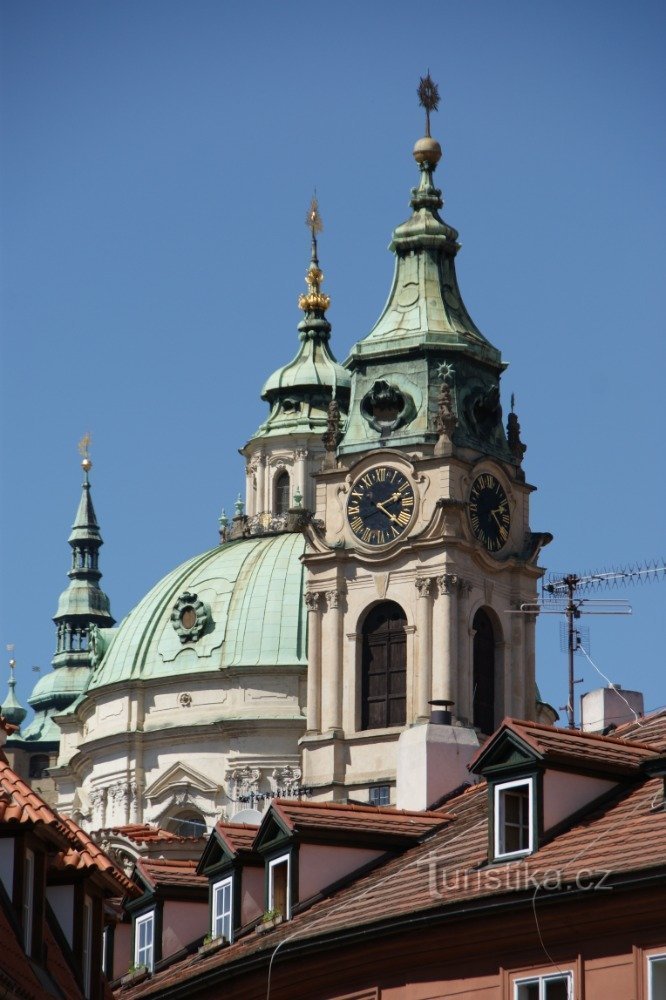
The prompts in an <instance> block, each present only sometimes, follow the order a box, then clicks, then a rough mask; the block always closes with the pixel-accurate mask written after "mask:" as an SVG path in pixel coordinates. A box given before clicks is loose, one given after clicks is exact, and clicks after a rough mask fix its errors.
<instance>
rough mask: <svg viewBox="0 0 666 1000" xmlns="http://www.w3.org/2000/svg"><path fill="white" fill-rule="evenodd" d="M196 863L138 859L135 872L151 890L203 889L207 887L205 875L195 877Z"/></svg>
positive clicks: (188, 860) (190, 861)
mask: <svg viewBox="0 0 666 1000" xmlns="http://www.w3.org/2000/svg"><path fill="white" fill-rule="evenodd" d="M197 863H198V862H196V861H192V860H190V859H187V860H176V859H169V860H168V861H165V860H162V859H161V858H160V859H157V858H139V860H138V861H137V863H136V871H137V872H138V873H139V874H140V875H141V877H142V878H143V880H144V881H145V882H146V884H147V885H149V886H150V887H151V888H152V889H156V888H157V887H158V886H191V887H194V888H204V887H206V886H207V885H208V879H207V878H206V876H205V875H197V874H196V870H197Z"/></svg>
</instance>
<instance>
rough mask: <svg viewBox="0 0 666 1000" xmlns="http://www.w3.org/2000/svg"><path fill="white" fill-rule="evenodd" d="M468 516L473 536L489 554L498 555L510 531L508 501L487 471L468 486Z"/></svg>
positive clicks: (500, 487)
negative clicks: (469, 489) (496, 553)
mask: <svg viewBox="0 0 666 1000" xmlns="http://www.w3.org/2000/svg"><path fill="white" fill-rule="evenodd" d="M469 516H470V520H471V522H472V531H473V532H474V535H475V537H476V538H478V539H479V541H480V542H481V543H482V544H483V545H485V547H486V548H487V549H488V551H489V552H499V550H500V549H501V548H503V547H504V546H505V545H506V543H507V540H508V538H509V531H510V529H511V514H510V513H509V501H508V500H507V496H506V493H505V492H504V490H503V489H502V486H501V484H500V483H499V482H498V481H497V480H496V479H495V477H494V476H491V475H490V473H489V472H484V473H483V474H482V475H480V476H477V478H476V479H475V480H474V482H473V484H472V489H471V492H470V495H469Z"/></svg>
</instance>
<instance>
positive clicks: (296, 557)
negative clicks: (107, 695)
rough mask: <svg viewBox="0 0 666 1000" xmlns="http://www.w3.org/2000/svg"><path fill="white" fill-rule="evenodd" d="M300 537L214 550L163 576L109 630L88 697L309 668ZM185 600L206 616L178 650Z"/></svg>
mask: <svg viewBox="0 0 666 1000" xmlns="http://www.w3.org/2000/svg"><path fill="white" fill-rule="evenodd" d="M304 548H305V542H304V538H303V535H301V534H300V533H288V534H280V535H273V536H268V537H262V538H250V539H245V540H242V541H237V542H229V543H228V544H227V545H223V546H217V547H216V548H214V549H211V550H210V551H209V552H205V553H204V554H203V555H200V556H197V557H195V558H194V559H190V560H189V561H188V562H186V563H183V564H182V565H181V566H179V567H177V568H176V569H175V570H173V571H172V572H171V573H169V574H168V576H166V577H164V579H162V580H161V581H160V582H159V583H158V584H157V585H156V586H155V587H153V589H152V590H151V591H150V593H148V594H147V595H146V597H145V598H144V599H143V600H142V601H141V602H140V604H138V605H137V607H136V608H135V609H134V610H133V611H132V612H131V613H130V614H129V615H128V616H127V618H126V619H125V620H124V621H123V622H121V624H120V626H119V628H118V629H116V630H115V634H114V636H113V641H112V643H111V645H110V646H109V648H108V649H107V651H106V652H105V653H104V654H103V655H102V659H101V661H100V662H99V663H98V665H97V666H96V667H94V668H93V671H92V674H91V676H90V683H89V685H88V688H87V691H88V693H91V692H93V691H95V690H96V689H98V688H101V687H103V686H105V685H108V684H117V683H118V682H127V681H131V680H149V679H153V678H160V677H174V676H179V677H183V676H187V675H188V674H190V673H192V674H195V673H201V672H207V671H218V670H220V669H225V668H230V667H238V668H244V667H248V668H251V667H261V668H270V667H277V666H293V665H303V666H304V667H305V666H306V665H307V642H306V616H305V612H304V607H303V598H302V594H303V589H304V581H303V572H304V570H303V566H302V564H301V561H300V557H301V555H302V554H303V551H304ZM183 594H188V595H196V596H197V599H198V600H200V601H202V602H203V603H205V604H206V606H207V608H208V609H209V616H208V621H207V626H206V628H204V630H203V633H202V634H201V636H200V637H197V639H196V641H192V642H189V643H184V644H183V643H182V642H181V639H180V638H179V635H178V634H177V632H176V630H175V629H174V625H173V621H172V614H173V610H174V608H175V607H176V606H177V605H178V602H179V600H180V598H181V597H182V596H183Z"/></svg>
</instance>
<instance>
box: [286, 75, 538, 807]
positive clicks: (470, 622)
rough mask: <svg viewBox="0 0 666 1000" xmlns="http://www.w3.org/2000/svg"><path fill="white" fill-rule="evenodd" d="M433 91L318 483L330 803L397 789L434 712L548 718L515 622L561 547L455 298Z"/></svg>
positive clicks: (313, 611) (323, 770)
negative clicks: (407, 756) (541, 711)
mask: <svg viewBox="0 0 666 1000" xmlns="http://www.w3.org/2000/svg"><path fill="white" fill-rule="evenodd" d="M418 93H419V101H420V104H421V105H422V107H423V108H424V109H425V112H426V129H425V136H424V137H423V138H421V139H419V140H418V142H417V143H416V145H415V147H414V159H415V160H416V163H417V165H418V169H419V182H418V184H417V186H416V187H415V188H413V190H412V193H411V208H412V214H411V216H410V218H409V219H408V220H407V221H406V222H404V223H403V224H402V225H400V226H398V227H397V229H396V230H395V231H394V233H393V240H392V243H391V247H390V249H391V250H392V251H393V253H394V255H395V274H394V279H393V285H392V288H391V291H390V294H389V298H388V302H387V304H386V306H385V308H384V311H383V312H382V314H381V316H380V317H379V319H378V321H377V323H376V324H375V326H374V327H373V329H372V330H371V331H370V333H369V334H368V335H367V336H366V337H364V338H363V339H362V340H360V341H358V343H356V345H355V346H354V347H353V348H352V351H351V354H350V356H349V358H348V359H347V361H346V363H345V367H346V368H347V369H348V371H349V372H350V374H351V397H350V403H349V413H348V416H347V421H346V426H345V429H344V434H342V435H336V434H334V433H330V434H329V443H328V444H327V446H326V447H327V458H326V461H325V463H324V467H323V469H322V471H321V472H319V473H318V475H317V476H316V477H315V483H316V512H315V517H314V519H313V521H312V524H311V526H310V527H309V529H308V531H309V536H308V541H309V544H308V547H307V551H306V554H305V556H304V562H305V565H306V567H307V570H308V581H307V592H306V595H305V599H306V605H307V608H308V628H309V633H308V635H309V640H308V641H309V649H308V696H307V705H308V721H307V733H306V735H305V736H304V737H303V739H302V742H301V746H302V751H303V760H304V781H305V783H306V784H308V785H311V786H313V788H314V789H316V791H317V792H318V793H319V794H321V795H322V796H323V797H333V798H345V797H352V798H360V799H365V798H367V797H368V795H369V794H370V793H369V790H370V789H372V788H373V787H374V786H378V785H379V786H381V787H382V788H384V789H385V788H386V786H389V787H390V786H392V785H393V783H394V781H395V755H396V746H397V740H398V737H399V735H400V733H401V732H402V731H403V730H404V729H405V728H406V727H410V726H414V725H418V724H420V723H424V722H426V721H427V719H428V717H429V714H430V708H429V702H430V701H432V700H445V701H448V702H452V703H453V709H452V712H453V717H454V722H456V721H457V722H459V723H460V724H463V725H467V726H473V727H474V728H476V729H477V730H478V731H479V732H480V733H484V734H487V733H490V732H492V730H493V729H494V728H495V727H496V726H497V725H498V723H499V721H500V720H501V719H502V718H503V716H505V715H512V716H518V717H520V718H526V719H534V718H535V717H536V716H537V693H536V686H535V667H534V625H535V622H534V620H530V619H526V618H525V617H524V616H521V615H510V614H507V612H510V611H512V610H515V609H517V608H518V607H519V605H520V604H521V603H523V602H526V601H532V600H534V599H535V597H536V593H537V589H536V588H537V581H538V580H539V578H540V577H541V575H542V573H543V570H542V569H541V568H540V567H539V566H538V565H537V559H538V554H539V551H540V549H541V547H542V546H543V545H545V544H547V543H548V542H549V541H550V540H551V536H550V535H548V534H546V533H534V532H532V531H531V529H530V524H529V497H530V494H531V492H532V491H533V489H534V487H532V486H530V485H528V483H527V482H526V480H525V474H524V472H523V468H522V460H523V454H524V452H525V445H524V444H523V443H522V441H521V438H520V427H519V424H518V418H517V416H516V414H515V413H514V412H513V402H512V407H511V413H510V414H509V417H508V421H507V425H506V429H505V426H504V424H503V419H502V407H501V404H500V378H501V375H502V372H503V371H504V369H505V368H506V365H505V364H504V362H503V361H502V358H501V354H500V352H499V350H498V349H497V348H496V347H494V346H493V345H492V344H491V343H490V341H489V340H487V339H486V337H485V336H484V335H483V334H482V333H481V331H480V330H479V329H478V328H477V327H476V325H475V324H474V322H473V320H472V319H471V317H470V315H469V313H468V311H467V308H466V307H465V304H464V302H463V300H462V296H461V294H460V290H459V288H458V282H457V279H456V272H455V258H456V254H457V253H458V250H459V249H460V247H459V244H458V242H457V237H458V233H457V232H456V230H455V229H453V228H452V227H451V226H450V225H448V224H447V223H446V222H445V221H444V220H443V219H442V217H441V216H440V210H441V209H442V207H443V200H442V193H441V191H440V190H439V189H438V188H437V187H435V183H434V174H435V170H436V168H437V165H438V163H439V161H440V159H441V156H442V151H441V147H440V145H439V143H438V142H437V141H436V140H435V139H434V138H432V137H431V135H430V114H431V112H433V111H435V110H436V109H437V105H438V102H439V94H438V91H437V86H436V85H435V84H434V83H433V81H432V80H431V78H430V76H429V75H428V76H426V77H425V78H424V79H422V80H421V82H420V86H419V90H418ZM336 444H337V447H336ZM371 798H373V797H372V796H371Z"/></svg>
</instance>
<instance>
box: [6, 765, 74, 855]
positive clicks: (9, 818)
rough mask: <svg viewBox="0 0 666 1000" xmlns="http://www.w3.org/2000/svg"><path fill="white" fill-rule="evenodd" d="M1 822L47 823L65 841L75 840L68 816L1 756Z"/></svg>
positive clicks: (44, 824) (45, 824)
mask: <svg viewBox="0 0 666 1000" xmlns="http://www.w3.org/2000/svg"><path fill="white" fill-rule="evenodd" d="M0 823H17V824H24V823H27V824H35V825H43V826H47V827H50V828H51V830H52V831H53V832H54V834H56V835H59V836H60V837H61V838H64V840H65V841H71V834H70V831H69V829H68V827H67V826H66V824H65V822H64V820H63V819H62V818H61V817H60V816H59V815H58V814H57V813H56V812H54V810H53V809H52V808H51V806H49V805H47V804H46V802H45V801H44V799H42V798H41V796H39V795H38V794H37V792H34V791H33V790H32V788H30V786H29V785H28V784H26V782H25V781H23V779H22V778H19V776H18V774H16V772H15V771H13V770H12V769H11V767H10V766H9V764H8V763H7V761H6V760H5V759H4V758H3V759H0Z"/></svg>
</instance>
